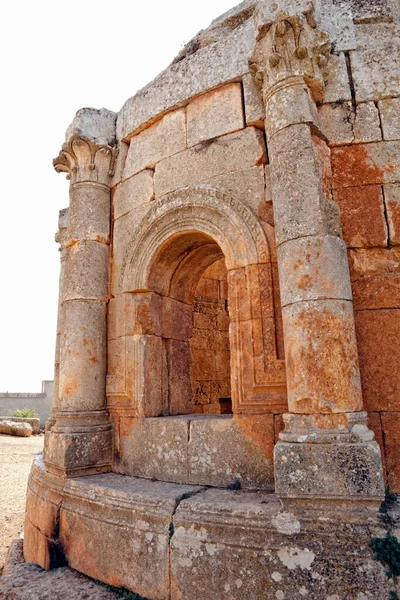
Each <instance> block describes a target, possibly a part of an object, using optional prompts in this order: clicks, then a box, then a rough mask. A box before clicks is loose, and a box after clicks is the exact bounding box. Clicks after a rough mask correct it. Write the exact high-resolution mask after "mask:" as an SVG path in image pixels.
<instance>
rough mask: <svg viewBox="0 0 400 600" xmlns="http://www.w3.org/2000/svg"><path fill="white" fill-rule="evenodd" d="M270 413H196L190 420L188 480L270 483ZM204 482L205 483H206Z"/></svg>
mask: <svg viewBox="0 0 400 600" xmlns="http://www.w3.org/2000/svg"><path fill="white" fill-rule="evenodd" d="M272 454H273V415H257V416H247V417H245V416H243V417H242V416H237V417H234V418H232V417H231V416H229V415H226V416H220V417H214V418H213V417H206V418H202V417H197V418H196V419H193V420H192V422H191V424H190V442H189V478H190V479H189V482H190V483H196V484H202V483H204V485H215V486H218V487H226V486H227V485H230V484H233V483H235V482H236V481H237V480H239V481H240V483H241V486H242V487H243V488H256V489H267V490H271V489H272V487H273V466H272ZM206 482H207V483H206Z"/></svg>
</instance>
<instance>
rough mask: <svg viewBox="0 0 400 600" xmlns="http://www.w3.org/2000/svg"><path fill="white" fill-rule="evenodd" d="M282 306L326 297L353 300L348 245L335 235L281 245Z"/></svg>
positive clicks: (307, 238) (308, 238)
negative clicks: (347, 252)
mask: <svg viewBox="0 0 400 600" xmlns="http://www.w3.org/2000/svg"><path fill="white" fill-rule="evenodd" d="M278 261H279V269H280V272H281V273H282V277H281V282H282V283H281V302H282V306H283V307H284V306H286V305H288V304H293V303H295V302H301V301H303V300H321V299H324V298H330V299H334V298H336V299H342V300H351V287H350V279H349V275H348V264H347V254H346V246H345V244H344V242H343V240H341V239H340V238H338V237H336V236H332V235H327V236H324V237H322V236H313V237H305V238H299V239H296V240H290V241H288V242H285V243H284V244H281V245H280V246H279V248H278Z"/></svg>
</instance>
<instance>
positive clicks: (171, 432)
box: [119, 416, 190, 483]
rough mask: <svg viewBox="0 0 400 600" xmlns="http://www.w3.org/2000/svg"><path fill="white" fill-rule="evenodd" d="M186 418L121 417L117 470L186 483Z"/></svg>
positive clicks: (128, 473)
mask: <svg viewBox="0 0 400 600" xmlns="http://www.w3.org/2000/svg"><path fill="white" fill-rule="evenodd" d="M189 424H190V417H186V416H176V417H172V416H171V417H155V418H144V419H134V418H128V417H126V418H125V417H123V418H122V419H121V426H120V439H119V452H120V461H119V470H120V472H122V473H125V474H126V475H131V476H133V477H144V478H145V479H157V480H158V481H171V482H175V483H187V482H188V481H189V473H188V448H187V444H188V437H189Z"/></svg>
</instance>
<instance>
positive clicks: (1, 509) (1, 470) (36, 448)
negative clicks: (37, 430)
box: [0, 435, 44, 573]
mask: <svg viewBox="0 0 400 600" xmlns="http://www.w3.org/2000/svg"><path fill="white" fill-rule="evenodd" d="M43 441H44V435H32V436H31V437H28V438H22V437H14V436H10V435H0V573H1V570H2V567H3V564H4V561H5V558H6V554H7V550H8V547H9V545H10V543H11V542H12V540H14V539H15V538H18V537H20V534H21V532H22V530H23V525H24V514H25V496H26V485H27V480H28V475H29V471H30V468H31V464H32V459H33V456H34V454H36V453H37V452H41V451H42V449H43Z"/></svg>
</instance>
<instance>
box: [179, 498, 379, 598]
mask: <svg viewBox="0 0 400 600" xmlns="http://www.w3.org/2000/svg"><path fill="white" fill-rule="evenodd" d="M339 515H340V516H339ZM370 519H371V514H370V513H368V511H367V512H363V511H361V510H359V511H358V512H357V513H353V514H352V515H351V514H349V513H347V514H346V516H344V515H343V512H336V513H335V512H334V511H333V514H330V513H329V511H327V510H326V509H325V510H324V509H323V508H322V507H320V508H318V509H317V510H314V511H309V512H308V513H300V514H295V513H293V512H289V511H285V510H282V509H281V510H279V505H278V504H277V502H276V497H275V496H274V495H268V494H261V493H259V492H255V493H248V492H240V491H239V492H237V491H236V492H231V491H226V490H207V491H206V492H203V493H201V494H197V495H196V496H193V497H192V498H190V499H188V500H183V501H182V502H181V503H180V505H179V507H178V509H177V511H176V514H175V516H174V530H175V532H174V535H173V536H172V539H171V550H172V555H171V572H172V578H171V588H172V589H171V592H172V595H171V597H172V599H173V600H178V599H179V600H192V599H193V598H196V597H198V596H201V598H204V599H205V600H215V598H221V599H228V598H229V599H230V600H241V599H242V598H243V597H248V598H254V599H255V598H257V600H272V599H273V600H275V599H278V600H285V599H286V598H290V599H292V598H293V600H294V599H295V598H296V599H297V598H303V597H306V598H310V599H311V600H321V598H329V599H332V600H333V599H335V600H336V599H339V598H345V597H346V595H348V590H351V593H352V594H353V595H354V598H356V597H357V596H358V597H359V598H365V599H367V600H386V595H387V592H386V591H384V590H385V588H386V590H387V589H388V587H389V586H388V581H387V578H386V576H385V574H384V568H383V567H382V566H381V565H380V564H379V563H377V561H375V560H374V559H373V558H372V557H371V550H370V548H369V546H368V544H369V541H370V539H371V531H370V525H371V520H370ZM244 523H246V525H245V526H243V524H244ZM374 524H375V522H374ZM375 527H376V529H374V531H376V532H377V535H383V536H384V533H382V528H379V525H378V524H376V525H375ZM378 532H379V533H378ZM266 540H268V542H267V543H266ZM317 540H318V541H317ZM355 547H357V552H355V551H354V548H355ZM249 573H251V577H250V576H249ZM385 594H386V595H385Z"/></svg>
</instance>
